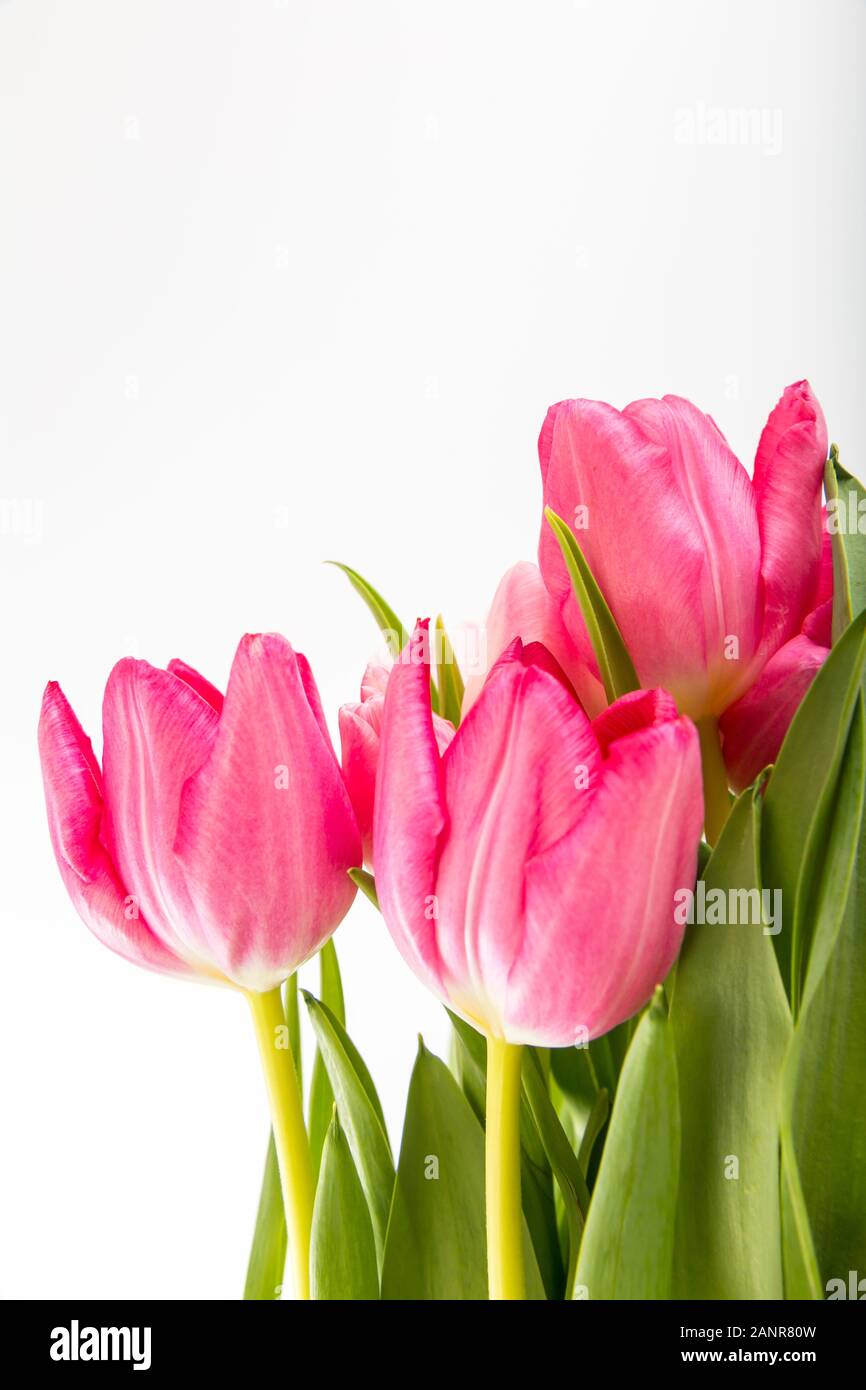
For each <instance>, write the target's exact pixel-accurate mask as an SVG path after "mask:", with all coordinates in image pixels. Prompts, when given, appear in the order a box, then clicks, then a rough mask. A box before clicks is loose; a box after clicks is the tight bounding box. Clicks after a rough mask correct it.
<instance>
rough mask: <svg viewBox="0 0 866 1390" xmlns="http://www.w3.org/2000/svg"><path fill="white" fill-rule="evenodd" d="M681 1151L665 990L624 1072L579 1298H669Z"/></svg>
mask: <svg viewBox="0 0 866 1390" xmlns="http://www.w3.org/2000/svg"><path fill="white" fill-rule="evenodd" d="M679 1155H680V1119H679V1106H678V1101H677V1064H676V1058H675V1056H674V1044H673V1037H672V1030H671V1025H670V1023H669V1021H668V1016H667V1010H666V1008H665V1004H664V992H663V990H661V989H658V990H657V991H656V997H655V999H654V1000H653V1003H652V1005H651V1006H650V1008H649V1009H648V1010H647V1011H646V1013H645V1014H644V1015H643V1017H642V1019H641V1021H640V1023H639V1025H638V1028H637V1031H636V1033H635V1035H634V1039H633V1041H632V1044H631V1047H630V1048H629V1050H628V1053H627V1054H626V1059H625V1062H624V1064H623V1068H622V1072H621V1074H620V1078H619V1086H618V1088H617V1093H616V1099H615V1101H614V1106H613V1114H612V1116H611V1121H610V1131H609V1133H608V1136H607V1142H606V1144H605V1146H604V1154H603V1155H602V1160H601V1167H600V1168H599V1173H598V1179H597V1182H596V1185H595V1189H594V1191H593V1194H592V1201H591V1202H590V1206H589V1215H588V1217H587V1221H586V1228H585V1230H584V1233H583V1241H582V1243H581V1247H580V1258H579V1261H578V1267H577V1283H576V1286H575V1297H576V1298H587V1297H588V1298H590V1299H605V1298H611V1299H653V1300H655V1299H666V1298H669V1297H670V1287H671V1260H672V1254H673V1244H674V1223H675V1219H676V1204H677V1176H678V1171H679Z"/></svg>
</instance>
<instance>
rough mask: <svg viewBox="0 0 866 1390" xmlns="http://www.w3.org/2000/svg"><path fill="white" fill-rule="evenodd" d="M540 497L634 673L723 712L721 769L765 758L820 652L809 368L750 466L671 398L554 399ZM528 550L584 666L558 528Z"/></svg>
mask: <svg viewBox="0 0 866 1390" xmlns="http://www.w3.org/2000/svg"><path fill="white" fill-rule="evenodd" d="M539 457H540V460H541V473H542V480H543V485H544V501H545V504H546V505H547V506H549V507H551V508H552V509H553V510H554V511H555V512H557V513H558V514H559V515H560V516H561V517H563V518H564V519H565V520H566V521H567V522H568V523H569V524H571V525H573V526H574V527H575V535H576V538H577V540H578V542H579V543H580V546H581V549H582V550H583V553H584V555H585V556H586V559H587V561H588V563H589V566H590V568H591V570H592V572H593V575H594V576H595V579H596V581H597V583H598V585H599V588H600V589H601V591H602V593H603V594H604V596H605V598H606V600H607V603H608V605H609V607H610V609H611V611H612V613H613V616H614V618H615V619H616V622H617V624H618V626H619V629H620V632H621V633H622V636H623V638H624V640H625V644H626V646H627V648H628V650H629V653H630V655H631V658H632V660H633V662H634V665H635V668H636V670H637V674H638V677H639V679H640V682H641V685H642V686H646V687H651V686H663V687H664V688H665V689H666V690H670V691H671V693H672V694H673V696H674V698H675V699H676V701H677V704H678V706H679V709H680V710H681V711H682V712H683V713H685V714H688V715H690V716H691V717H692V718H693V719H714V720H719V719H720V720H721V731H722V735H723V739H724V748H723V752H724V756H725V759H726V762H727V766H728V773H729V776H730V777H731V778H732V780H733V781H734V783H735V785H737V786H744V785H747V784H748V783H749V782H750V781H751V780H752V779H753V778H754V777H755V776H756V775H757V773H758V772H759V771H760V770H761V768H762V767H763V766H764V765H765V763H766V762H767V761H772V759H773V758H774V757H775V755H776V753H777V752H778V748H779V744H780V743H781V740H782V737H783V736H784V733H785V730H786V728H787V726H788V723H789V722H790V719H791V716H792V714H793V712H794V710H795V709H796V705H797V703H798V701H799V699H800V698H801V696H802V694H803V692H804V690H805V689H806V687H807V686H808V684H809V682H810V681H811V679H812V677H813V676H814V674H815V671H816V670H817V668H818V667H819V666H820V664H821V662H822V661H823V659H824V657H825V656H826V651H827V641H826V620H827V613H828V612H829V609H828V608H827V607H825V605H826V603H827V600H828V599H829V597H830V594H831V592H832V579H831V578H830V577H829V575H828V570H827V568H826V566H825V565H824V564H823V563H822V550H823V548H824V547H823V539H822V507H821V481H822V475H823V469H824V463H825V460H826V457H827V432H826V427H825V424H824V417H823V414H822V412H821V407H820V406H819V404H818V402H817V400H816V399H815V397H814V395H813V394H812V391H811V389H810V387H809V384H808V382H805V381H801V382H798V383H797V384H796V385H794V386H789V387H788V388H787V390H786V391H785V392H784V394H783V395H782V398H781V400H780V401H779V403H778V404H777V406H776V407H775V409H774V410H773V412H772V414H771V415H770V418H769V420H768V422H767V425H766V427H765V429H764V431H763V433H762V435H761V439H760V442H759V444H758V451H757V456H756V459H755V468H754V476H753V477H752V478H751V479H750V478H749V476H748V474H747V472H746V470H745V469H744V468H743V467H742V465H741V464H740V463H739V462H738V461H737V459H736V458H735V457H734V455H733V453H732V452H731V450H730V449H729V447H728V445H727V443H726V442H725V439H724V437H723V436H722V434H721V433H720V431H719V430H718V429H717V427H716V425H715V424H714V423H713V421H712V420H711V419H710V418H709V416H706V415H703V414H702V413H701V412H700V411H699V410H697V409H696V407H695V406H693V405H691V404H690V403H689V402H688V401H686V400H682V399H681V398H680V397H677V396H665V397H664V399H663V400H660V401H659V400H643V401H635V402H633V403H632V404H631V405H629V406H627V407H626V409H625V410H624V411H618V410H614V409H613V407H612V406H609V405H605V404H603V403H602V402H600V401H586V400H576V401H563V402H560V404H559V405H555V406H552V407H551V409H550V410H549V411H548V414H547V418H546V420H545V422H544V426H543V428H542V431H541V436H540V438H539ZM539 564H540V566H541V572H542V574H543V576H544V581H545V584H546V585H547V588H548V590H549V592H550V595H551V597H552V598H553V600H554V602H555V604H556V606H557V608H558V610H559V613H560V615H561V618H562V621H563V623H564V625H565V627H566V628H567V630H568V632H569V634H570V636H571V639H572V642H573V644H574V649H575V651H574V654H573V657H572V660H573V659H574V656H576V657H577V658H578V659H579V661H580V662H581V663H582V664H583V665H584V666H585V667H587V668H588V670H589V671H590V672H591V673H592V675H593V676H594V677H595V690H594V695H593V691H592V688H591V686H590V687H589V691H587V686H588V684H589V683H588V682H587V681H586V679H584V681H583V685H582V687H581V690H580V693H581V698H582V699H584V702H585V703H586V705H587V708H588V709H589V710H590V712H591V713H593V712H595V710H596V709H598V708H600V706H601V703H602V702H603V694H602V691H601V685H600V683H599V682H598V680H597V677H598V668H597V665H596V662H595V660H594V657H593V654H592V649H591V646H590V643H589V638H588V635H587V631H586V627H585V625H584V622H583V619H582V617H581V614H580V611H579V608H578V605H577V603H576V601H575V599H574V597H573V595H572V590H571V584H570V582H569V578H568V574H567V571H566V568H565V565H564V562H563V560H562V555H561V553H560V550H559V546H558V544H557V541H556V539H555V537H554V535H553V533H552V531H551V530H550V527H549V526H548V524H547V522H546V521H545V522H544V523H543V524H542V531H541V541H540V546H539Z"/></svg>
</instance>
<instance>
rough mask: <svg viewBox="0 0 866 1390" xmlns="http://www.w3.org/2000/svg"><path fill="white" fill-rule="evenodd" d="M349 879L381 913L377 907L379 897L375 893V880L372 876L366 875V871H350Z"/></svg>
mask: <svg viewBox="0 0 866 1390" xmlns="http://www.w3.org/2000/svg"><path fill="white" fill-rule="evenodd" d="M349 878H350V879H351V880H352V882H353V883H355V884H357V885H358V887H359V888H360V890H361V892H362V893H363V894H364V897H365V898H369V900H370V902H371V903H372V904H373V906H374V907H375V908H376V909H377V911H379V912H381V910H382V909H381V908H380V907H379V895H378V893H377V892H376V880H375V879H374V877H373V875H372V874H368V873H367V870H366V869H350V870H349Z"/></svg>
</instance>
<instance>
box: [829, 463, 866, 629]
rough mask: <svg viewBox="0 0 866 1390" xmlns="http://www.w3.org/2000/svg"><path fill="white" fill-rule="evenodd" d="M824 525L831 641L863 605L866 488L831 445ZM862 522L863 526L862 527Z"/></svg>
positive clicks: (865, 593) (865, 598)
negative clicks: (829, 544) (828, 546)
mask: <svg viewBox="0 0 866 1390" xmlns="http://www.w3.org/2000/svg"><path fill="white" fill-rule="evenodd" d="M824 491H825V493H826V496H827V527H828V530H829V532H830V535H831V537H832V540H833V641H834V642H836V641H837V640H838V638H839V637H841V635H842V633H843V632H844V630H845V628H846V627H847V625H848V623H850V622H851V619H852V618H856V617H857V614H858V613H862V612H863V610H864V608H866V492H864V489H863V485H862V483H860V482H859V481H858V480H857V479H856V478H854V477H852V476H851V474H850V473H848V472H846V470H845V469H844V468H843V467H842V465H841V463H840V462H839V450H838V448H837V447H836V445H835V444H832V445H831V446H830V457H829V459H828V460H827V464H826V467H825V470H824ZM861 526H862V527H863V530H861Z"/></svg>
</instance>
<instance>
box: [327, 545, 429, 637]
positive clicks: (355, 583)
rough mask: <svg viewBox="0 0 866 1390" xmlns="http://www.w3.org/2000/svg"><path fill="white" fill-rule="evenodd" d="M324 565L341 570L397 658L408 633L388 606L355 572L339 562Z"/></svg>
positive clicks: (330, 561)
mask: <svg viewBox="0 0 866 1390" xmlns="http://www.w3.org/2000/svg"><path fill="white" fill-rule="evenodd" d="M326 564H329V565H334V566H335V567H336V568H337V569H338V570H342V572H343V574H344V575H345V576H346V578H347V579H348V581H349V583H350V584H351V586H352V588H353V589H354V590H355V593H356V594H360V596H361V598H362V599H363V600H364V602H365V603H366V605H367V607H368V608H369V610H370V612H371V613H372V615H373V617H374V619H375V620H376V625H377V626H378V628H379V631H380V632H381V633H382V635H383V637H384V638H385V641H386V642H387V643H388V648H389V650H390V652H391V655H392V656H394V657H397V656H399V655H400V653H401V651H402V650H403V648H404V647H405V645H406V643H407V642H408V641H409V633H408V632H407V631H406V628H405V627H404V626H403V624H402V623H401V622H400V619H399V618H398V617H397V614H396V613H395V612H394V610H393V608H392V607H391V606H390V604H388V603H386V602H385V600H384V599H383V597H382V595H381V594H380V593H378V592H377V591H376V590H375V589H374V588H373V585H372V584H370V583H368V582H367V580H366V579H365V578H364V576H363V575H361V574H359V573H358V571H357V570H353V569H351V568H350V566H349V565H343V564H341V563H340V561H339V560H327V561H326Z"/></svg>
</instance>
